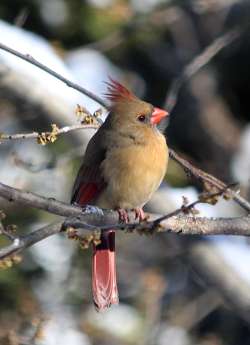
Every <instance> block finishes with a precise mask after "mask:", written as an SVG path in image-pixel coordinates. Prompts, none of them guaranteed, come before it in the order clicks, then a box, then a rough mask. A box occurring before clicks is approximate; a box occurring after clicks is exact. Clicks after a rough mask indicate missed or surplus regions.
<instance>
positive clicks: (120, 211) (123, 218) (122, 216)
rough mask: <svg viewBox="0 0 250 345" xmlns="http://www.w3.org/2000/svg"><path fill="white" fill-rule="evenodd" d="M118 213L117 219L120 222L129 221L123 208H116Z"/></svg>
mask: <svg viewBox="0 0 250 345" xmlns="http://www.w3.org/2000/svg"><path fill="white" fill-rule="evenodd" d="M117 212H118V214H119V221H120V222H122V223H129V216H128V212H127V211H126V210H125V209H124V208H117Z"/></svg>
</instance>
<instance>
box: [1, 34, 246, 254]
mask: <svg viewBox="0 0 250 345" xmlns="http://www.w3.org/2000/svg"><path fill="white" fill-rule="evenodd" d="M240 34H241V31H240V30H237V29H234V30H232V31H230V32H227V33H226V34H224V35H222V36H221V37H219V38H218V39H217V40H215V41H214V42H213V43H212V44H211V45H210V46H208V47H207V48H206V49H205V50H204V51H203V52H202V53H201V54H200V55H198V56H197V57H196V58H195V59H194V60H193V61H192V62H191V63H190V64H188V65H187V66H186V68H185V69H184V71H183V73H182V75H181V76H180V77H179V78H177V79H176V80H175V81H174V82H173V84H172V87H171V88H170V91H169V93H168V96H167V101H166V103H167V104H168V109H170V110H171V111H172V110H173V108H174V106H175V104H176V101H177V96H178V93H179V91H180V88H181V86H182V85H183V83H184V82H185V81H187V80H188V79H189V78H190V77H191V76H192V75H193V74H194V73H196V72H197V71H198V70H199V69H200V68H202V67H203V66H204V65H206V64H207V63H208V62H209V61H210V60H211V59H212V58H213V57H214V56H215V55H216V54H217V53H218V52H219V51H220V50H221V49H223V48H224V47H226V46H228V45H229V44H230V43H232V42H233V41H234V40H236V39H237V38H238V37H239V36H240ZM0 49H2V50H4V51H6V52H8V53H10V54H13V55H15V56H17V57H19V58H21V59H23V60H25V61H27V62H29V63H31V64H33V65H35V66H37V67H38V68H40V69H42V70H44V71H45V72H47V73H49V74H51V75H52V76H54V77H55V78H57V79H59V80H61V81H62V82H64V83H65V84H66V85H67V86H69V87H71V88H73V89H75V90H77V91H79V92H81V93H83V94H85V95H87V96H88V97H90V98H91V99H93V100H94V101H96V102H97V103H99V104H101V105H102V106H104V107H105V108H106V109H108V105H107V104H106V102H105V101H103V100H102V99H101V98H99V97H98V96H96V95H94V94H93V93H91V92H90V91H88V90H86V89H84V88H82V87H81V86H79V85H77V84H75V83H72V82H71V81H69V80H67V79H66V78H64V77H62V76H61V75H59V74H58V73H56V72H54V71H53V70H51V69H50V68H48V67H47V66H45V65H43V64H41V63H40V62H38V61H37V60H35V59H34V58H33V57H32V56H30V55H25V54H22V53H20V52H17V51H16V50H14V49H12V48H9V47H7V46H5V45H3V44H1V43H0ZM98 126H99V124H98V121H97V122H94V123H92V122H91V123H88V122H84V121H83V122H82V123H81V124H79V125H73V126H66V127H63V128H61V129H59V128H57V126H55V125H54V127H52V131H51V132H49V131H48V132H45V133H38V132H33V133H28V134H25V133H24V134H12V135H8V134H4V133H0V142H1V141H4V140H18V139H37V140H38V142H39V141H40V143H41V144H46V143H48V142H53V141H54V140H55V139H56V138H57V136H58V135H61V134H65V133H68V132H70V131H74V130H79V129H87V128H98ZM170 157H171V158H172V159H174V160H175V161H176V162H178V163H179V164H180V165H181V166H182V167H183V168H184V170H185V171H186V172H187V173H188V174H189V175H190V174H191V175H192V176H193V177H195V178H196V179H198V180H200V181H201V182H202V183H203V184H204V186H205V187H206V188H205V189H206V190H207V192H204V193H202V194H201V195H200V197H199V199H198V200H196V201H195V202H193V203H191V204H187V203H186V202H184V203H183V205H182V206H181V207H180V208H179V209H177V210H175V211H174V212H171V213H169V214H167V215H164V216H159V215H153V214H150V215H149V217H148V219H147V220H146V221H144V222H142V223H138V222H135V221H133V216H134V215H133V213H130V214H129V216H130V220H131V221H130V222H129V223H127V224H124V223H120V222H119V216H118V214H117V212H115V211H112V210H102V209H99V208H97V207H92V206H86V207H85V208H84V209H82V208H80V207H77V206H74V205H69V204H66V203H63V202H60V201H57V200H55V199H51V198H45V197H42V196H39V195H37V194H34V193H31V192H26V191H22V190H19V189H16V188H13V187H10V186H6V185H4V184H2V183H0V196H1V197H2V198H4V199H6V200H8V201H9V202H11V203H19V204H20V203H21V204H22V205H27V206H29V207H33V208H37V209H41V210H44V211H47V212H50V213H53V214H56V215H58V216H62V217H64V219H63V220H60V221H58V222H56V223H54V224H50V225H47V226H45V227H43V228H41V229H38V230H36V231H34V232H32V233H30V234H27V235H24V236H17V235H15V234H14V233H12V232H11V231H9V230H8V228H6V227H5V226H4V224H3V221H2V220H1V217H0V234H2V235H3V236H5V237H7V238H8V240H9V241H11V243H10V244H9V245H7V246H5V247H3V248H2V249H0V259H2V260H6V259H8V258H12V257H14V256H15V255H16V254H18V253H19V252H21V251H22V250H23V249H25V248H27V247H29V246H31V245H33V244H35V243H37V242H39V241H41V240H43V239H45V238H47V237H49V236H52V235H54V234H57V233H60V232H66V233H67V234H68V237H69V238H74V239H77V240H79V241H80V242H81V244H82V245H83V246H84V247H88V245H89V243H91V242H98V241H99V237H100V231H101V230H106V229H109V228H110V227H111V228H113V229H114V228H115V229H116V230H117V231H118V230H123V231H127V232H134V231H136V232H138V233H140V234H141V233H146V234H153V233H156V232H164V231H167V232H173V233H178V234H189V235H218V234H230V235H245V236H249V235H250V216H244V217H236V218H206V217H197V216H195V212H194V211H195V206H196V205H197V204H199V203H212V204H213V203H216V201H217V198H218V197H220V196H222V197H224V198H225V199H233V200H234V201H235V202H237V203H238V204H239V205H240V206H241V207H242V208H244V209H245V210H246V211H247V213H250V203H249V202H248V201H247V200H246V199H244V198H243V197H241V196H240V195H239V194H238V193H237V192H235V191H234V190H233V189H231V188H230V186H227V185H225V184H224V183H223V182H222V181H220V180H218V179H217V178H215V177H214V176H212V175H209V174H208V173H206V172H204V171H202V170H200V169H198V168H196V167H194V166H193V165H192V164H190V163H189V162H188V161H186V160H185V159H183V158H182V157H180V156H179V155H178V154H177V153H176V152H175V151H174V150H170Z"/></svg>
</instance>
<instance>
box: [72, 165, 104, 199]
mask: <svg viewBox="0 0 250 345" xmlns="http://www.w3.org/2000/svg"><path fill="white" fill-rule="evenodd" d="M104 185H105V184H104V181H103V179H102V177H101V174H100V171H99V167H92V168H89V167H86V166H84V165H83V166H82V167H81V168H80V170H79V173H78V176H77V178H76V182H75V185H74V188H73V197H72V201H71V202H76V203H77V204H79V205H85V204H88V203H89V204H91V203H92V202H93V201H94V200H95V199H96V198H97V197H98V196H99V194H100V193H101V191H102V189H103V188H104Z"/></svg>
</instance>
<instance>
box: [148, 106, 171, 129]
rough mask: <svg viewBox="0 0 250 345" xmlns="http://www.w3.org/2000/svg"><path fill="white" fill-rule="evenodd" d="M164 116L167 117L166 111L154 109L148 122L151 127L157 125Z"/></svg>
mask: <svg viewBox="0 0 250 345" xmlns="http://www.w3.org/2000/svg"><path fill="white" fill-rule="evenodd" d="M166 116H168V112H167V111H166V110H163V109H160V108H154V111H153V113H152V115H151V119H150V122H151V124H152V125H157V124H158V123H159V122H160V121H161V120H162V119H163V118H164V117H166Z"/></svg>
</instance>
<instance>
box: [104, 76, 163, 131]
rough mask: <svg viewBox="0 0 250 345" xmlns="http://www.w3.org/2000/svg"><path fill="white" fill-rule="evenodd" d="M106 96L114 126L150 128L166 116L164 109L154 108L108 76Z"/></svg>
mask: <svg viewBox="0 0 250 345" xmlns="http://www.w3.org/2000/svg"><path fill="white" fill-rule="evenodd" d="M107 85H108V88H107V93H106V94H105V95H106V98H108V99H109V100H110V101H111V117H112V119H111V120H112V122H113V123H114V124H115V126H124V125H127V126H129V127H133V128H136V129H142V128H152V127H155V126H156V125H158V124H159V123H160V122H161V120H162V119H163V118H165V117H166V116H168V112H167V111H166V110H163V109H160V108H156V107H154V106H153V105H152V104H150V103H147V102H144V101H142V100H141V99H139V98H138V97H136V96H135V95H134V94H133V93H132V92H131V91H130V90H128V89H127V88H126V87H125V86H123V85H121V84H120V83H118V82H117V81H115V80H113V79H111V78H110V81H109V82H107Z"/></svg>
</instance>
